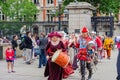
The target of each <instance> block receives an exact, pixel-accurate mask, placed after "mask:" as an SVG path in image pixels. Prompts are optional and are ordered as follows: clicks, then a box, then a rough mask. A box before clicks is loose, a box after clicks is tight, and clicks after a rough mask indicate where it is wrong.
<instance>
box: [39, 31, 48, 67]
mask: <svg viewBox="0 0 120 80" xmlns="http://www.w3.org/2000/svg"><path fill="white" fill-rule="evenodd" d="M47 44H48V38H46V36H45V34H44V33H41V34H40V39H39V48H40V54H39V66H38V68H41V67H42V65H43V66H46V64H47V59H46V53H45V49H46V46H47Z"/></svg>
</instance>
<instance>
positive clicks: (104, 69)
mask: <svg viewBox="0 0 120 80" xmlns="http://www.w3.org/2000/svg"><path fill="white" fill-rule="evenodd" d="M117 53H118V52H117V49H115V50H113V51H112V57H111V60H108V59H104V60H102V61H101V62H100V63H99V64H98V65H97V66H96V67H94V69H93V77H92V79H91V80H116V75H117V74H116V60H117V55H118V54H117ZM44 69H45V67H42V68H38V60H36V61H34V63H32V64H30V65H27V64H23V63H22V58H18V59H17V60H15V65H14V70H15V71H16V73H8V72H7V64H6V61H5V60H0V80H47V78H45V77H44V75H43V74H44ZM86 77H87V76H86ZM80 79H81V76H80V73H79V69H77V70H76V71H75V73H74V74H72V75H70V76H69V78H67V79H63V80H80Z"/></svg>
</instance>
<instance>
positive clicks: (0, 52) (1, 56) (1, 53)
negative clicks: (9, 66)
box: [0, 46, 3, 59]
mask: <svg viewBox="0 0 120 80" xmlns="http://www.w3.org/2000/svg"><path fill="white" fill-rule="evenodd" d="M0 59H3V46H0Z"/></svg>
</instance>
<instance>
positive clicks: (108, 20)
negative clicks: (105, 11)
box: [91, 16, 114, 37]
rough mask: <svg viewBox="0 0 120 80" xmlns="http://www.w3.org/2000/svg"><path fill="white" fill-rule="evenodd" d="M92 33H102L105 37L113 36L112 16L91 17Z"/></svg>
mask: <svg viewBox="0 0 120 80" xmlns="http://www.w3.org/2000/svg"><path fill="white" fill-rule="evenodd" d="M91 22H92V26H93V29H94V31H96V32H100V31H103V32H105V33H106V35H110V36H111V37H112V36H113V32H114V17H113V16H101V17H98V16H93V17H92V18H91Z"/></svg>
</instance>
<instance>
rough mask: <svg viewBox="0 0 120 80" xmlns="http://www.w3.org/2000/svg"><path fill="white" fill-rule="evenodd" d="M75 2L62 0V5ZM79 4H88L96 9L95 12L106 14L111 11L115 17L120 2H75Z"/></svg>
mask: <svg viewBox="0 0 120 80" xmlns="http://www.w3.org/2000/svg"><path fill="white" fill-rule="evenodd" d="M74 1H75V0H64V5H65V6H66V5H68V4H69V3H70V2H74ZM77 1H79V2H89V3H91V4H92V5H93V6H95V7H96V8H97V11H99V12H101V13H106V14H108V13H109V12H110V11H112V12H113V13H114V14H115V15H117V14H118V12H119V9H120V0H77Z"/></svg>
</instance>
